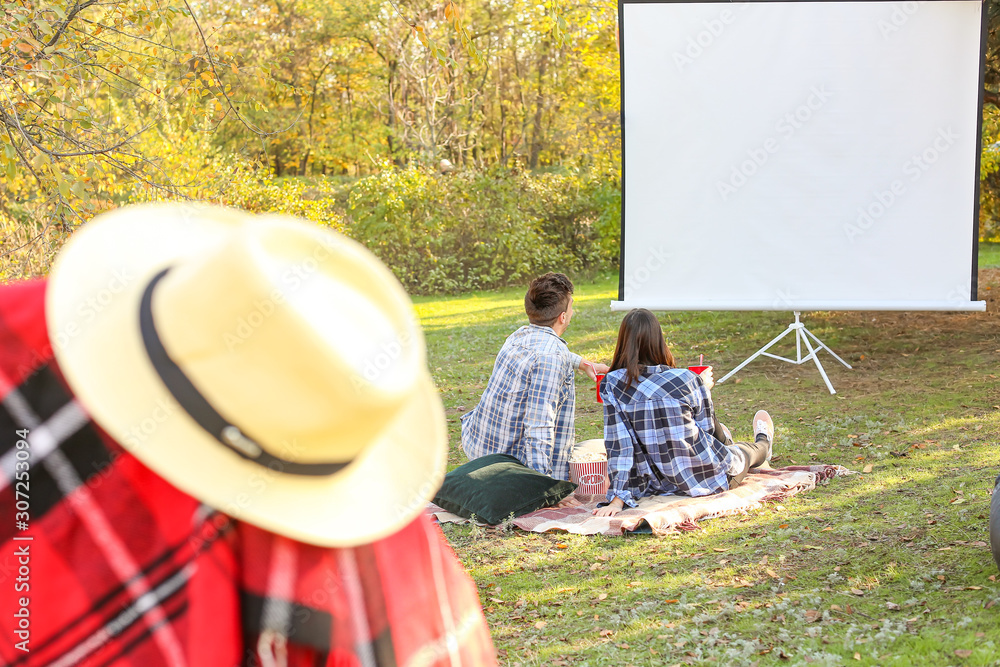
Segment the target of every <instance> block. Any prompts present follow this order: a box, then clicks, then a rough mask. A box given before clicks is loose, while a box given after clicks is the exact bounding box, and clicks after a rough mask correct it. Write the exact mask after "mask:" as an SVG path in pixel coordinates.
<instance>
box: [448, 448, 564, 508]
mask: <svg viewBox="0 0 1000 667" xmlns="http://www.w3.org/2000/svg"><path fill="white" fill-rule="evenodd" d="M575 488H576V484H573V483H572V482H564V481H561V480H558V479H552V478H551V477H547V476H546V475H543V474H542V473H540V472H536V471H535V470H532V469H531V468H529V467H527V466H526V465H524V464H523V463H521V462H520V461H518V460H517V459H516V458H514V457H513V456H510V455H509V454H489V455H487V456H483V457H480V458H478V459H475V460H473V461H469V462H468V463H466V464H465V465H461V466H459V467H457V468H455V469H454V470H452V471H451V472H450V473H448V474H447V475H445V476H444V484H443V485H442V486H441V489H440V490H439V491H438V492H437V495H436V496H434V504H435V505H437V506H438V507H441V508H442V509H445V510H448V511H449V512H451V513H453V514H457V515H459V516H461V517H465V518H466V519H468V518H469V517H471V516H472V515H473V514H475V515H476V518H477V519H478V520H480V521H485V522H486V523H489V524H494V525H495V524H498V523H500V522H501V521H504V520H505V519H507V518H508V517H509V516H510V515H511V514H513V515H514V516H521V515H522V514H527V513H528V512H534V511H535V510H537V509H541V508H543V507H549V506H551V505H555V504H556V503H558V502H559V501H560V500H562V499H563V498H565V497H566V496H568V495H569V494H571V493H573V490H574V489H575Z"/></svg>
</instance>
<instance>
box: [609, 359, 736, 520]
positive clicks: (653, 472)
mask: <svg viewBox="0 0 1000 667" xmlns="http://www.w3.org/2000/svg"><path fill="white" fill-rule="evenodd" d="M601 398H602V399H603V400H604V446H605V448H607V450H608V475H609V476H610V478H611V487H610V488H609V489H608V502H610V501H611V500H612V499H614V498H615V497H616V496H617V497H618V498H621V499H622V500H623V501H624V502H625V504H626V505H627V506H629V507H635V504H636V501H638V500H639V499H640V498H642V497H644V496H657V495H669V494H684V495H689V496H707V495H709V494H712V493H717V492H719V491H726V490H728V489H729V480H728V478H727V476H726V475H727V473H729V474H734V473H736V472H740V471H741V470H742V469H743V467H744V466H745V462H744V458H743V455H742V453H741V452H740V451H739V450H738V449H737V448H736V447H735V446H734V447H727V446H726V445H724V444H723V443H722V442H720V441H719V440H717V439H716V438H715V436H714V435H713V433H714V427H713V415H714V408H713V406H712V397H711V395H710V394H709V391H708V389H707V388H706V387H705V384H704V383H703V382H702V379H701V378H700V377H699V376H697V375H695V374H694V373H692V372H691V371H689V370H687V369H686V368H671V367H670V366H647V367H646V369H645V370H644V371H643V372H642V375H640V376H639V380H638V382H633V383H632V386H630V387H626V386H625V369H624V368H622V369H618V370H615V371H611V372H610V373H608V374H607V376H605V378H604V381H603V382H602V383H601ZM627 422H631V425H632V429H634V433H635V436H636V437H638V439H639V442H638V443H637V442H636V441H635V438H634V437H633V430H632V429H630V428H629V425H628V423H627Z"/></svg>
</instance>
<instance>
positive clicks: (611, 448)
mask: <svg viewBox="0 0 1000 667" xmlns="http://www.w3.org/2000/svg"><path fill="white" fill-rule="evenodd" d="M601 396H602V397H603V398H604V447H605V448H606V449H607V450H608V477H609V478H610V480H611V485H610V486H609V488H608V499H609V500H611V503H612V505H615V504H616V502H617V509H615V510H614V511H612V512H610V513H606V512H605V511H606V510H608V509H609V507H611V506H608V507H600V508H598V509H596V510H594V514H597V515H598V516H613V515H614V514H617V513H618V512H620V511H621V510H622V508H623V507H624V506H625V505H628V506H629V507H635V499H634V498H633V497H632V492H631V491H630V490H629V486H630V485H629V475H630V473H631V471H632V466H633V463H634V451H635V450H634V445H633V443H632V434H631V433H630V431H629V429H628V427H627V426H626V425H625V423H624V421H623V419H624V417H623V415H622V414H621V413H620V410H621V406H620V405H619V403H618V401H617V400H616V399H615V397H614V396H613V394H612V392H611V391H610V387H608V386H607V381H606V380H605V391H603V392H601Z"/></svg>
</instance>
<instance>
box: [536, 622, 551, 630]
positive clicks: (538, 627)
mask: <svg viewBox="0 0 1000 667" xmlns="http://www.w3.org/2000/svg"><path fill="white" fill-rule="evenodd" d="M548 624H549V622H548V621H537V622H535V629H536V630H541V629H542V628H544V627H545V626H546V625H548Z"/></svg>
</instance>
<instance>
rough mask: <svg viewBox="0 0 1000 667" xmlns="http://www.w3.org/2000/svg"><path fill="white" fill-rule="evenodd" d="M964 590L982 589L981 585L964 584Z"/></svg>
mask: <svg viewBox="0 0 1000 667" xmlns="http://www.w3.org/2000/svg"><path fill="white" fill-rule="evenodd" d="M965 590H967V591H981V590H983V587H982V586H966V587H965Z"/></svg>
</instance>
